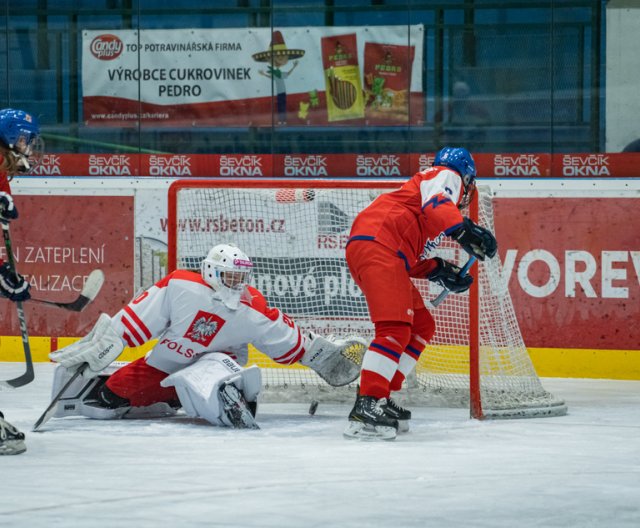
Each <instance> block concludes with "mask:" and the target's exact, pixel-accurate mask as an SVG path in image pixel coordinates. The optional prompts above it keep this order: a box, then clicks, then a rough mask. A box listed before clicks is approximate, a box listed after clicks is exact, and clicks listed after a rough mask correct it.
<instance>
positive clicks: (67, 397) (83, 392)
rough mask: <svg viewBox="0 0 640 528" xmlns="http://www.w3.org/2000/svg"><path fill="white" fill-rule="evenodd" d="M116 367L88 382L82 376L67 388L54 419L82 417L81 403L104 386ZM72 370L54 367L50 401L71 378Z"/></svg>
mask: <svg viewBox="0 0 640 528" xmlns="http://www.w3.org/2000/svg"><path fill="white" fill-rule="evenodd" d="M116 368H117V367H108V368H107V369H106V370H105V372H104V374H102V375H100V376H96V377H95V378H91V379H89V380H87V379H85V378H83V377H82V376H80V377H78V378H76V380H75V381H74V382H73V383H72V384H71V385H70V386H69V388H67V390H66V391H65V393H64V394H63V396H62V398H60V400H59V401H58V405H57V406H56V412H55V414H54V415H53V416H54V418H64V417H65V416H82V415H83V412H82V401H83V400H84V399H85V398H87V396H88V395H89V394H90V393H91V392H92V391H93V390H94V389H95V388H96V387H97V386H99V385H102V384H104V382H105V381H106V380H107V378H108V377H109V376H110V375H111V374H112V373H113V372H114V371H115V370H116ZM73 374H74V370H68V369H66V368H65V367H63V366H62V365H58V366H56V368H55V370H54V371H53V384H52V387H51V399H53V398H54V397H55V396H57V394H58V392H60V389H61V388H62V386H63V385H64V384H65V383H66V382H67V381H69V379H70V378H71V376H73Z"/></svg>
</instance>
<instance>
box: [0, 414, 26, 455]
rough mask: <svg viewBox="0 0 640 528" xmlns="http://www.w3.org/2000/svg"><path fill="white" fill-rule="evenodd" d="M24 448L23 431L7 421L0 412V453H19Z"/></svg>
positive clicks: (23, 450) (22, 451)
mask: <svg viewBox="0 0 640 528" xmlns="http://www.w3.org/2000/svg"><path fill="white" fill-rule="evenodd" d="M26 450H27V446H26V445H25V443H24V433H21V432H20V431H18V430H17V429H16V428H15V427H14V426H13V425H11V424H10V423H9V422H7V421H6V420H5V419H4V415H3V414H2V413H1V412H0V455H19V454H20V453H24V452H25V451H26Z"/></svg>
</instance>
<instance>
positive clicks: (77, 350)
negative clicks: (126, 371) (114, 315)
mask: <svg viewBox="0 0 640 528" xmlns="http://www.w3.org/2000/svg"><path fill="white" fill-rule="evenodd" d="M123 350H124V344H123V342H122V339H120V336H119V335H118V334H117V333H116V331H115V330H114V329H113V328H112V327H111V318H110V317H109V316H108V315H107V314H104V313H103V314H101V315H100V317H99V318H98V322H96V324H95V326H94V327H93V329H92V330H91V332H89V333H88V334H87V335H86V336H84V337H83V338H82V339H80V341H76V342H75V343H73V344H71V345H69V346H66V347H64V348H61V349H60V350H58V351H56V352H51V354H49V358H50V359H51V360H52V361H55V362H56V363H60V364H61V365H62V366H64V367H66V368H67V369H70V370H76V368H77V367H79V366H80V365H82V364H83V363H88V364H89V367H88V368H86V369H85V370H84V372H83V373H82V376H83V377H84V378H93V377H94V376H97V375H98V374H100V372H101V371H102V370H104V369H105V368H106V367H107V366H109V365H110V364H111V363H112V362H113V361H115V360H116V358H117V357H118V356H119V355H120V354H121V353H122V351H123Z"/></svg>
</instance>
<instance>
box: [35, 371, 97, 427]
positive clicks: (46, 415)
mask: <svg viewBox="0 0 640 528" xmlns="http://www.w3.org/2000/svg"><path fill="white" fill-rule="evenodd" d="M88 366H89V363H84V364H82V365H80V368H79V369H78V370H76V371H75V372H74V374H73V376H71V377H70V378H69V379H68V380H67V382H66V383H65V384H64V385H63V386H62V388H61V389H60V390H59V391H58V394H56V395H55V396H54V398H53V399H52V400H51V403H50V404H49V407H47V408H46V409H45V411H44V412H43V413H42V416H40V418H38V420H37V421H36V423H35V424H33V428H32V429H31V430H32V431H34V432H36V431H38V430H39V429H40V428H41V427H42V426H43V425H44V424H46V423H47V422H48V421H49V420H50V419H51V417H52V416H53V415H54V414H55V413H56V406H57V405H58V402H59V401H60V399H61V398H62V397H63V396H64V393H65V391H66V390H67V389H68V388H69V387H70V386H71V384H72V383H73V382H74V381H75V380H76V379H77V378H78V376H80V374H82V373H83V372H84V370H85V369H86V368H87V367H88Z"/></svg>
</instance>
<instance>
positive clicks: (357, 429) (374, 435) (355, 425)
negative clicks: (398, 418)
mask: <svg viewBox="0 0 640 528" xmlns="http://www.w3.org/2000/svg"><path fill="white" fill-rule="evenodd" d="M396 433H397V432H396V430H395V428H394V427H388V426H384V425H376V426H372V425H367V424H364V423H362V422H349V425H347V428H346V429H345V430H344V432H343V433H342V434H343V436H344V437H345V438H347V439H349V440H364V441H371V440H374V441H375V440H386V441H388V440H395V439H396Z"/></svg>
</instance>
